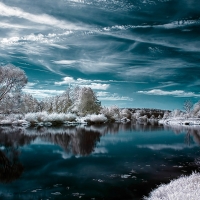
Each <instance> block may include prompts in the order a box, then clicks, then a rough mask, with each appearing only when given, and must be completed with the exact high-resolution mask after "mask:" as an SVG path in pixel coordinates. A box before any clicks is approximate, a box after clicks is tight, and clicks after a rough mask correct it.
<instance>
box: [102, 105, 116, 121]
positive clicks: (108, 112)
mask: <svg viewBox="0 0 200 200" xmlns="http://www.w3.org/2000/svg"><path fill="white" fill-rule="evenodd" d="M100 113H102V114H104V115H105V117H106V118H107V119H108V120H109V121H119V120H120V109H119V108H118V107H117V106H111V107H103V108H102V109H101V111H100Z"/></svg>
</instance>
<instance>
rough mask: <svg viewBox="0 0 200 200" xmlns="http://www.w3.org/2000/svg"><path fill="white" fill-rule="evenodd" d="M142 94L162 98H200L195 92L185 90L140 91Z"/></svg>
mask: <svg viewBox="0 0 200 200" xmlns="http://www.w3.org/2000/svg"><path fill="white" fill-rule="evenodd" d="M137 93H140V94H147V95H160V96H175V97H200V94H196V93H194V92H185V91H183V90H173V91H164V90H160V89H153V90H149V91H138V92H137Z"/></svg>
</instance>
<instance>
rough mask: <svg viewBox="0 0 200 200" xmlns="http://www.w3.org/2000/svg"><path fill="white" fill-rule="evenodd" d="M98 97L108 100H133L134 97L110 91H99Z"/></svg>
mask: <svg viewBox="0 0 200 200" xmlns="http://www.w3.org/2000/svg"><path fill="white" fill-rule="evenodd" d="M97 97H98V99H99V100H106V101H133V99H132V98H130V97H127V96H119V94H117V93H113V94H112V93H110V92H102V91H101V92H97Z"/></svg>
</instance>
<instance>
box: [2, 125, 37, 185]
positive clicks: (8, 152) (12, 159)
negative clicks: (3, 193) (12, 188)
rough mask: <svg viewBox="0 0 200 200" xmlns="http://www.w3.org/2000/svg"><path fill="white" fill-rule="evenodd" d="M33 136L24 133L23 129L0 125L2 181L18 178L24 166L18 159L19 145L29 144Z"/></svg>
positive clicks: (6, 181)
mask: <svg viewBox="0 0 200 200" xmlns="http://www.w3.org/2000/svg"><path fill="white" fill-rule="evenodd" d="M34 139H35V137H34V136H29V135H26V134H25V130H24V129H20V128H14V127H11V126H10V127H0V146H1V150H0V181H1V182H4V183H8V182H12V181H14V180H15V179H18V178H19V177H20V176H21V174H22V172H23V170H24V167H23V165H22V164H21V163H20V161H19V154H20V151H19V147H20V146H23V145H25V144H30V143H31V141H33V140H34Z"/></svg>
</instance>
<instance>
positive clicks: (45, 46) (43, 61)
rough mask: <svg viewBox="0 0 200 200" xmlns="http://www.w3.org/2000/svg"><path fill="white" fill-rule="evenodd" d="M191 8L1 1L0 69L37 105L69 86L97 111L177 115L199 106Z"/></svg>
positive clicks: (185, 4) (180, 2)
mask: <svg viewBox="0 0 200 200" xmlns="http://www.w3.org/2000/svg"><path fill="white" fill-rule="evenodd" d="M199 10H200V2H199V1H198V0H190V1H188V0H152V1H150V0H134V1H133V0H58V1H49V0H43V1H41V0H34V1H31V0H26V1H22V0H15V1H13V0H1V1H0V65H2V66H3V65H5V64H8V63H11V64H14V65H15V66H17V67H20V68H21V69H23V70H24V71H25V72H26V74H27V76H28V79H29V83H28V85H27V86H26V88H25V89H24V92H28V93H31V94H32V95H33V96H35V97H36V98H40V99H41V98H45V97H48V96H53V95H57V94H60V93H62V92H63V91H64V90H65V89H67V87H69V86H73V85H80V86H89V87H91V88H92V89H94V90H95V92H96V94H97V96H98V98H99V99H100V100H101V102H102V105H106V106H108V105H117V106H119V107H140V108H161V109H175V108H180V109H182V105H183V102H184V101H185V100H186V99H191V100H192V102H193V103H195V102H197V101H198V100H199V99H200V98H199V97H200V92H199V86H200V80H199V77H200V69H199V68H200V66H199V63H200V13H199Z"/></svg>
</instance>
